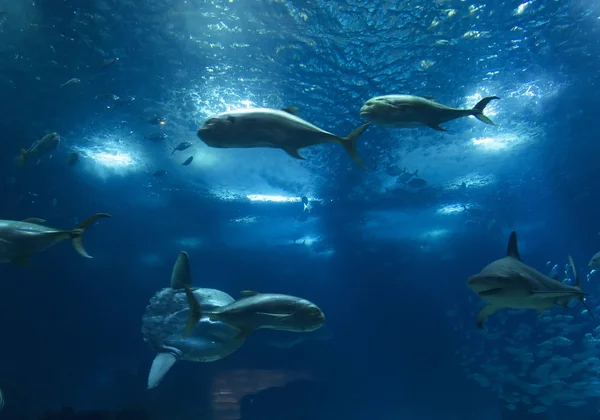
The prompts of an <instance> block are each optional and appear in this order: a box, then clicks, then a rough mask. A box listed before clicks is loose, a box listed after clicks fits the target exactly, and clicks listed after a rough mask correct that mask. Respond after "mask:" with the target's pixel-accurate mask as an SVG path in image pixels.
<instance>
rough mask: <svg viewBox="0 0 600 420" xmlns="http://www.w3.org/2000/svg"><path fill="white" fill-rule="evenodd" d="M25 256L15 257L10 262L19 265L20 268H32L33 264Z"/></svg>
mask: <svg viewBox="0 0 600 420" xmlns="http://www.w3.org/2000/svg"><path fill="white" fill-rule="evenodd" d="M27 257H28V256H27V255H22V256H20V257H15V258H13V259H12V262H14V263H15V264H18V265H20V266H21V267H33V263H32V262H31V261H29V260H28V259H27Z"/></svg>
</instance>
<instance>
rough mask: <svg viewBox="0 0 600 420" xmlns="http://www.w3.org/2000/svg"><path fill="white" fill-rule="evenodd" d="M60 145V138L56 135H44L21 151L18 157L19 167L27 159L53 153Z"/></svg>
mask: <svg viewBox="0 0 600 420" xmlns="http://www.w3.org/2000/svg"><path fill="white" fill-rule="evenodd" d="M59 143H60V136H59V135H58V133H49V134H46V135H45V136H44V137H42V138H41V139H39V140H36V141H35V142H33V144H32V145H31V146H30V147H29V149H21V152H20V155H19V166H21V165H23V163H24V162H25V159H26V158H27V157H30V156H31V157H37V158H38V159H39V158H42V157H44V156H45V155H47V154H49V153H50V152H52V151H54V150H55V149H56V148H57V147H58V145H59Z"/></svg>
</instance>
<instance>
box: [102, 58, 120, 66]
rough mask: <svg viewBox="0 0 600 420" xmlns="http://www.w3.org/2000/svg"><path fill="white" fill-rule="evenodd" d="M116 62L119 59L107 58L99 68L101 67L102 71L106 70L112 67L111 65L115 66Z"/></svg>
mask: <svg viewBox="0 0 600 420" xmlns="http://www.w3.org/2000/svg"><path fill="white" fill-rule="evenodd" d="M117 61H119V57H114V58H108V59H106V60H104V61H102V64H101V65H100V67H102V68H103V69H107V68H109V67H112V66H113V64H115V63H116V62H117Z"/></svg>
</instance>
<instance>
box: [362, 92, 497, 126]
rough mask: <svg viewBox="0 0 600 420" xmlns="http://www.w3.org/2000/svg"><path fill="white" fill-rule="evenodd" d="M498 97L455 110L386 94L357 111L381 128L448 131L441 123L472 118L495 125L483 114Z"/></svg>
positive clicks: (427, 100) (484, 99)
mask: <svg viewBox="0 0 600 420" xmlns="http://www.w3.org/2000/svg"><path fill="white" fill-rule="evenodd" d="M494 99H500V98H499V97H497V96H488V97H487V98H483V99H482V100H481V101H479V102H478V103H477V104H476V105H475V106H474V107H473V108H471V109H458V108H452V107H449V106H446V105H442V104H438V103H437V102H433V101H431V100H429V99H427V98H424V97H420V96H413V95H386V96H378V97H375V98H371V99H369V100H368V101H367V102H365V103H364V105H363V106H362V107H361V108H360V115H361V116H362V117H363V118H365V119H366V120H367V121H370V122H372V123H374V124H377V125H379V126H382V127H400V128H407V127H421V126H427V127H430V128H433V129H434V130H438V131H447V130H446V129H445V128H443V127H441V126H440V124H442V123H445V122H448V121H452V120H455V119H457V118H461V117H466V116H469V115H473V116H474V117H475V118H477V119H478V120H479V121H482V122H484V123H486V124H490V125H496V124H494V123H493V122H492V120H490V119H489V118H488V117H486V116H485V115H484V114H483V110H484V109H485V107H486V106H487V105H488V104H489V103H490V102H491V101H493V100H494Z"/></svg>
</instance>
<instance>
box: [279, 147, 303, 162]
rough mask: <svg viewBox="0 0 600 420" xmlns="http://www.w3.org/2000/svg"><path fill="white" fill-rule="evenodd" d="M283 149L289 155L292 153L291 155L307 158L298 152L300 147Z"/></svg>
mask: <svg viewBox="0 0 600 420" xmlns="http://www.w3.org/2000/svg"><path fill="white" fill-rule="evenodd" d="M283 150H284V151H285V152H286V153H287V154H288V155H290V156H291V157H293V158H295V159H300V160H306V159H305V158H303V157H302V156H300V154H299V153H298V149H292V148H287V149H283Z"/></svg>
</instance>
